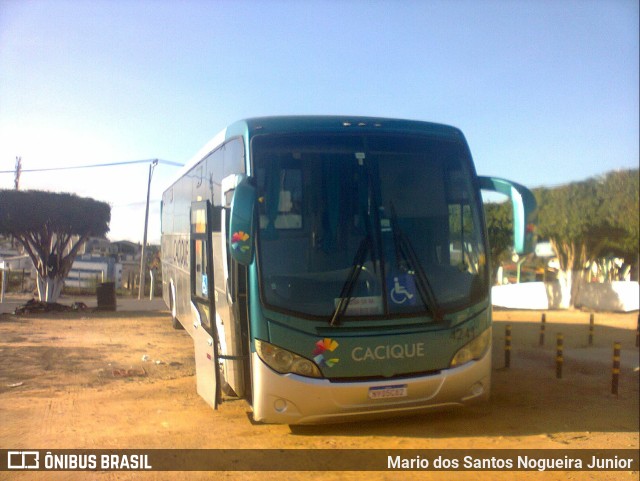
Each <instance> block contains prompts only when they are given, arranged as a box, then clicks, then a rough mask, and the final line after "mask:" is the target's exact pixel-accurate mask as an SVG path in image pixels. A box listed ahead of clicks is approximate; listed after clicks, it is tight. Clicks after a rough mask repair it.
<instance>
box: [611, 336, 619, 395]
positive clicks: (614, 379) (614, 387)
mask: <svg viewBox="0 0 640 481" xmlns="http://www.w3.org/2000/svg"><path fill="white" fill-rule="evenodd" d="M619 378H620V343H619V342H614V343H613V369H612V370H611V394H615V395H616V396H617V395H618V380H619Z"/></svg>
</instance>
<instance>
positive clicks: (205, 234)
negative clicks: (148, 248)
mask: <svg viewBox="0 0 640 481" xmlns="http://www.w3.org/2000/svg"><path fill="white" fill-rule="evenodd" d="M190 251H191V262H190V263H189V264H190V270H191V272H190V274H191V275H190V278H191V314H192V315H191V319H192V321H193V343H194V350H195V360H196V386H197V391H198V394H199V395H200V396H201V397H202V398H203V399H204V400H205V401H206V402H207V404H209V405H210V406H211V407H213V408H214V409H217V407H218V404H219V403H220V400H221V389H220V367H219V365H218V362H219V361H218V359H219V356H218V334H217V329H216V322H215V319H216V315H215V312H216V311H215V303H214V296H213V259H212V249H211V206H210V203H209V202H208V201H202V202H193V203H192V204H191V249H190Z"/></svg>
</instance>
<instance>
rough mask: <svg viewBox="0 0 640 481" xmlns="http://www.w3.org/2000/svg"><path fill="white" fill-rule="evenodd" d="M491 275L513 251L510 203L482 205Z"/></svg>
mask: <svg viewBox="0 0 640 481" xmlns="http://www.w3.org/2000/svg"><path fill="white" fill-rule="evenodd" d="M484 214H485V222H486V224H487V236H488V238H489V253H490V256H491V268H492V270H493V272H492V275H495V270H496V269H497V268H498V267H499V266H500V265H501V264H502V262H503V261H505V260H507V258H510V255H511V251H512V250H513V210H512V208H511V203H510V202H500V203H496V202H488V203H485V204H484Z"/></svg>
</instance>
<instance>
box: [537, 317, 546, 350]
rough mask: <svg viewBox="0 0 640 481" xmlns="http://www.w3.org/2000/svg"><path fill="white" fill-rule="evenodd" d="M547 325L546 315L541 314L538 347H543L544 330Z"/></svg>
mask: <svg viewBox="0 0 640 481" xmlns="http://www.w3.org/2000/svg"><path fill="white" fill-rule="evenodd" d="M546 324H547V315H546V314H542V320H541V321H540V343H539V344H540V345H541V346H544V329H545V326H546Z"/></svg>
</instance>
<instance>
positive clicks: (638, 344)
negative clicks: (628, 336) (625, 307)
mask: <svg viewBox="0 0 640 481" xmlns="http://www.w3.org/2000/svg"><path fill="white" fill-rule="evenodd" d="M636 347H640V314H638V324H637V326H636Z"/></svg>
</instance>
